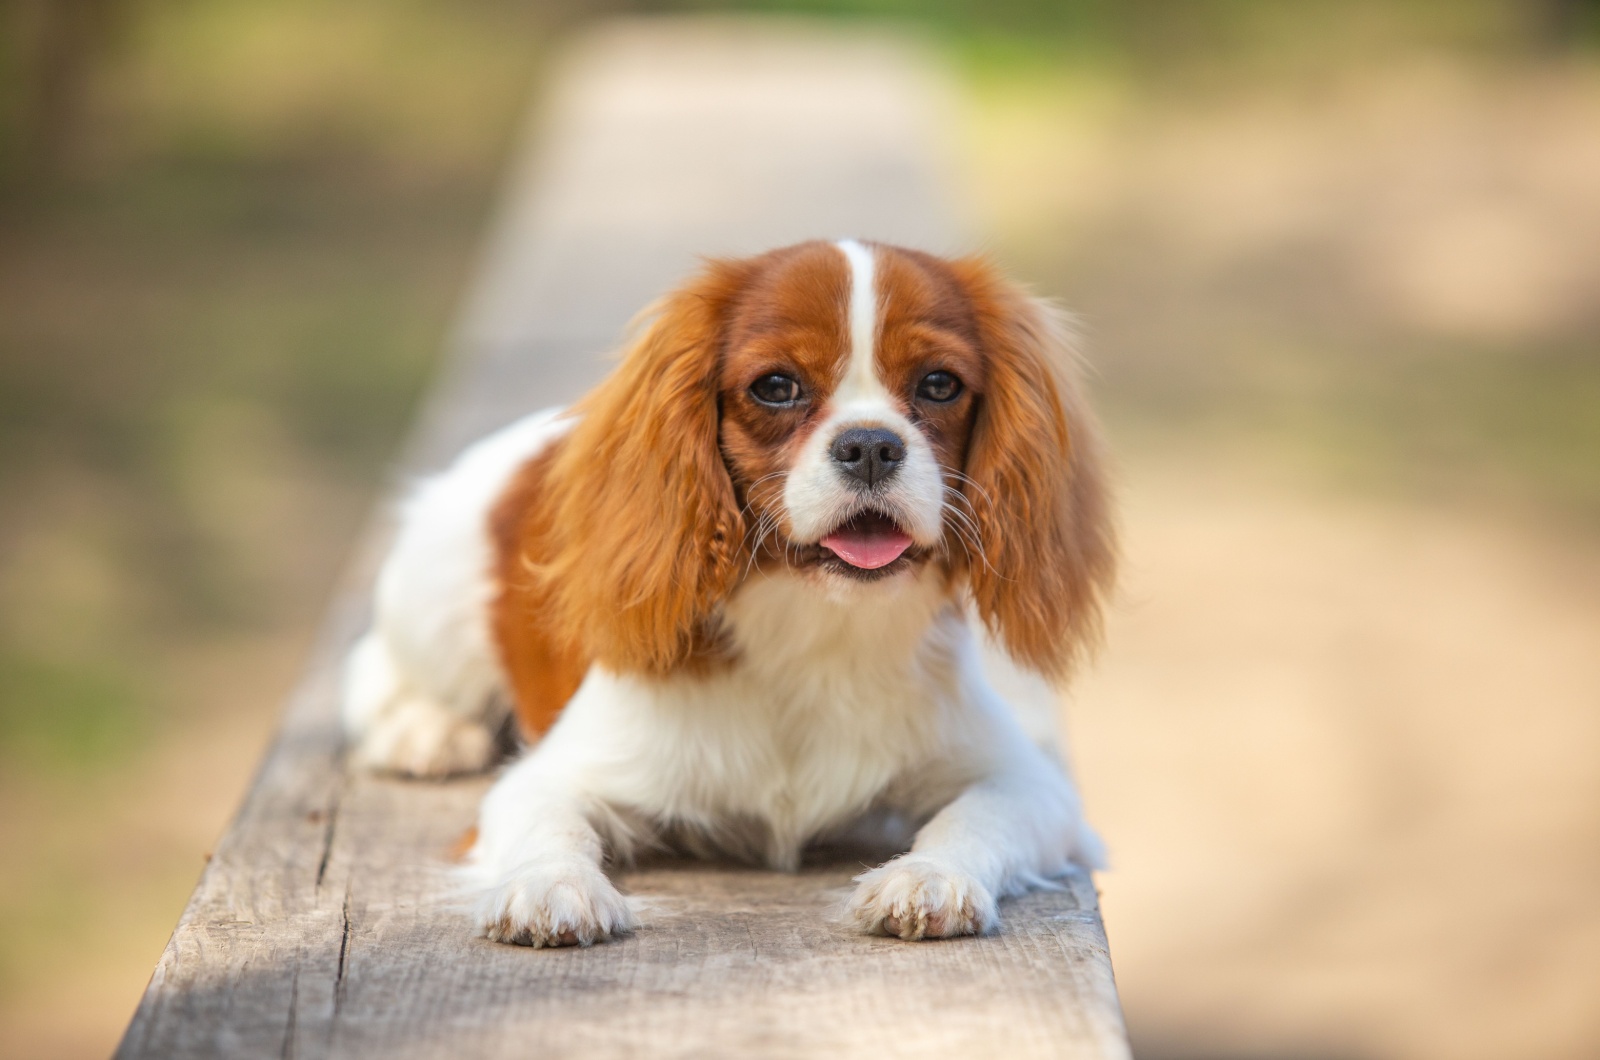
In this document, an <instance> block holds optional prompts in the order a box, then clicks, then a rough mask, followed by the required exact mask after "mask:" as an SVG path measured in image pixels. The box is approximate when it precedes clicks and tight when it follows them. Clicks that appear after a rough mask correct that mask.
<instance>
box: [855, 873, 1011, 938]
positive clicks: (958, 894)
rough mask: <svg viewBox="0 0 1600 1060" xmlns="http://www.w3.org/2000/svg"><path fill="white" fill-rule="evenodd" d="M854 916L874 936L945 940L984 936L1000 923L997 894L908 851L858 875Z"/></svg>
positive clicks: (856, 922) (964, 875)
mask: <svg viewBox="0 0 1600 1060" xmlns="http://www.w3.org/2000/svg"><path fill="white" fill-rule="evenodd" d="M856 883H857V885H858V886H857V887H856V893H855V894H854V895H853V896H851V899H850V905H849V908H848V915H849V917H850V920H851V922H852V923H854V924H855V926H856V927H857V928H859V929H860V930H862V931H864V932H866V933H867V934H869V935H891V936H896V937H898V938H902V939H943V938H950V937H952V936H955V935H983V934H986V933H988V932H990V931H993V930H994V928H995V926H996V925H997V924H999V923H1000V914H999V910H998V909H997V908H996V906H995V901H994V895H992V894H990V893H989V890H988V888H986V887H984V885H983V884H981V883H979V882H978V881H977V880H975V879H973V878H972V877H971V876H969V875H967V874H966V873H964V872H959V871H956V870H954V869H951V868H949V867H947V866H943V865H941V864H939V863H938V862H937V861H934V860H933V859H931V858H927V857H924V856H921V855H918V854H903V855H901V856H900V857H898V858H895V859H894V860H893V861H891V862H889V863H887V864H885V865H880V866H878V867H877V868H875V869H873V870H872V871H871V872H867V873H863V874H862V875H860V876H857V877H856Z"/></svg>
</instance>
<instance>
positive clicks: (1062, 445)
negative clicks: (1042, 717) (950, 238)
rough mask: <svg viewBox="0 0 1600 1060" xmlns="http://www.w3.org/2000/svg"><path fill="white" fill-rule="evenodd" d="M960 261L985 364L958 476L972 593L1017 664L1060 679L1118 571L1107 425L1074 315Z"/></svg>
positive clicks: (1092, 630) (1085, 642)
mask: <svg viewBox="0 0 1600 1060" xmlns="http://www.w3.org/2000/svg"><path fill="white" fill-rule="evenodd" d="M954 269H955V272H956V275H957V278H958V279H959V281H960V282H961V285H962V287H963V288H964V290H965V291H966V293H967V295H968V297H969V298H970V299H971V303H972V307H973V314H974V318H975V321H976V325H977V332H978V336H979V342H980V344H981V346H982V350H983V356H984V361H985V372H986V380H985V384H984V388H983V392H982V394H981V397H980V404H979V408H978V412H977V419H976V422H975V423H974V425H973V433H972V436H971V440H970V442H969V444H968V449H967V460H966V468H965V471H966V475H967V478H968V479H969V480H970V481H968V482H966V483H963V484H962V486H963V489H964V492H965V494H966V496H967V499H968V501H969V502H970V505H971V509H972V513H973V515H974V517H975V521H976V523H977V529H978V541H979V544H980V545H981V549H982V553H983V555H982V557H981V558H977V557H975V558H973V559H972V560H970V561H969V564H968V566H969V579H970V584H971V591H972V598H973V602H974V604H975V605H976V607H977V611H978V615H979V617H980V618H981V619H982V620H983V622H984V624H985V625H986V626H987V627H988V628H989V630H990V631H991V632H992V633H994V634H995V635H996V636H997V637H998V638H999V640H1000V642H1001V643H1002V644H1003V645H1004V646H1005V648H1006V650H1007V651H1008V652H1009V653H1010V654H1011V656H1012V657H1013V658H1014V659H1016V660H1017V662H1019V663H1021V664H1022V665H1024V666H1027V667H1029V668H1032V669H1034V670H1036V671H1038V672H1040V673H1043V674H1045V675H1047V676H1049V677H1064V676H1066V674H1067V673H1068V671H1070V669H1071V667H1072V664H1073V663H1074V662H1075V661H1076V660H1077V659H1078V657H1079V656H1080V655H1081V654H1082V653H1083V651H1084V650H1085V648H1087V647H1088V646H1089V645H1091V644H1092V643H1093V641H1094V640H1095V638H1096V636H1097V635H1098V633H1099V629H1100V610H1101V605H1102V602H1103V600H1104V597H1105V596H1106V594H1107V593H1108V592H1109V590H1110V587H1111V582H1112V579H1113V573H1114V568H1115V545H1114V543H1113V532H1112V525H1111V517H1110V511H1109V501H1108V498H1107V495H1106V486H1105V481H1104V474H1103V470H1102V467H1101V453H1100V438H1099V433H1098V430H1097V428H1096V425H1095V422H1094V420H1093V417H1092V416H1091V415H1090V413H1089V410H1088V407H1087V405H1086V403H1085V401H1084V398H1083V393H1082V387H1081V384H1080V382H1079V379H1078V371H1077V365H1076V363H1075V361H1074V356H1073V351H1072V349H1071V344H1070V341H1069V332H1068V328H1067V326H1066V321H1065V320H1064V319H1062V318H1061V317H1060V316H1059V315H1058V314H1057V313H1056V312H1055V311H1053V310H1052V309H1051V307H1049V306H1048V305H1046V304H1044V303H1042V302H1041V301H1039V300H1038V299H1035V298H1032V297H1030V296H1029V295H1028V294H1027V293H1026V292H1024V291H1022V290H1021V289H1020V288H1018V287H1016V286H1015V285H1014V284H1012V283H1010V282H1008V281H1007V280H1005V279H1004V278H1003V277H1002V276H1001V275H1000V274H999V273H998V271H996V269H995V268H994V267H993V266H992V265H990V264H989V263H988V262H987V261H984V260H983V259H977V258H969V259H964V260H962V261H958V262H955V263H954Z"/></svg>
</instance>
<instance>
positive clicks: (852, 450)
mask: <svg viewBox="0 0 1600 1060" xmlns="http://www.w3.org/2000/svg"><path fill="white" fill-rule="evenodd" d="M905 458H906V443H905V442H902V441H901V440H900V436H899V435H898V434H896V433H894V432H893V431H886V430H884V429H883V428H882V427H852V428H851V429H850V430H848V431H845V432H844V433H843V434H841V435H839V437H837V438H835V439H834V440H833V459H834V462H835V463H836V464H838V465H839V468H840V470H842V471H843V472H844V473H845V474H847V475H849V476H850V477H851V478H855V479H859V480H861V481H862V482H864V483H866V484H867V485H868V486H873V485H876V484H877V483H879V482H882V481H883V480H884V479H886V478H888V477H889V476H890V475H892V474H894V473H895V471H896V470H897V469H898V468H899V467H900V463H901V461H903V460H905Z"/></svg>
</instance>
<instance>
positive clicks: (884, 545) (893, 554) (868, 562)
mask: <svg viewBox="0 0 1600 1060" xmlns="http://www.w3.org/2000/svg"><path fill="white" fill-rule="evenodd" d="M821 545H822V547H823V548H825V549H827V550H828V551H829V552H831V553H833V555H834V556H835V557H837V558H838V559H839V560H840V561H841V562H843V563H844V564H845V565H847V566H849V567H852V568H854V569H855V570H858V571H877V570H882V569H883V568H884V567H887V566H889V564H891V563H893V562H895V561H896V560H898V559H899V558H900V557H901V556H903V555H905V552H906V549H908V548H910V547H911V535H910V534H908V533H906V532H905V531H904V530H902V529H900V524H899V523H896V522H895V521H894V520H893V519H891V518H889V516H887V515H884V514H883V513H882V512H875V511H872V510H870V509H869V510H866V511H861V512H857V513H856V514H855V515H853V516H851V517H850V518H849V519H848V520H847V521H845V522H844V523H841V524H840V525H839V526H838V527H837V528H836V529H835V530H834V531H833V532H832V533H830V534H828V535H827V536H826V537H824V538H823V539H822V541H821Z"/></svg>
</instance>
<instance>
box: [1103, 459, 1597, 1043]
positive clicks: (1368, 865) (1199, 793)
mask: <svg viewBox="0 0 1600 1060" xmlns="http://www.w3.org/2000/svg"><path fill="white" fill-rule="evenodd" d="M1124 475H1125V488H1124V496H1125V519H1126V539H1125V540H1126V549H1127V556H1128V562H1127V574H1126V579H1125V585H1124V591H1123V601H1122V603H1121V604H1120V605H1119V606H1118V607H1117V608H1116V609H1115V613H1114V618H1113V620H1112V622H1111V624H1110V630H1109V636H1108V647H1107V650H1106V651H1105V653H1104V655H1103V656H1102V658H1101V661H1100V664H1099V665H1098V666H1097V667H1096V668H1095V670H1094V671H1093V672H1092V673H1091V674H1090V675H1089V676H1088V677H1087V679H1086V680H1084V681H1083V682H1082V683H1081V684H1080V685H1079V686H1078V689H1077V692H1076V694H1075V696H1074V703H1073V706H1072V712H1071V728H1072V735H1073V741H1074V746H1075V750H1076V759H1077V763H1078V768H1079V771H1080V776H1081V780H1082V783H1083V785H1084V787H1085V790H1086V792H1087V799H1088V805H1089V810H1090V813H1091V814H1092V816H1093V819H1094V820H1095V822H1096V823H1097V824H1098V825H1099V826H1100V827H1101V828H1102V829H1103V830H1104V832H1105V835H1106V837H1107V839H1108V842H1109V844H1110V847H1111V850H1112V859H1113V867H1112V871H1111V872H1109V873H1106V874H1105V875H1104V876H1102V877H1101V881H1100V882H1101V887H1102V888H1103V891H1104V908H1105V916H1106V923H1107V929H1108V931H1109V933H1110V938H1111V943H1112V953H1113V956H1114V958H1115V961H1116V968H1117V978H1118V982H1119V984H1120V986H1121V989H1122V996H1123V1002H1124V1005H1125V1006H1126V1010H1127V1015H1128V1020H1129V1025H1130V1027H1131V1029H1132V1031H1133V1034H1134V1039H1135V1045H1136V1047H1137V1052H1138V1054H1139V1055H1140V1056H1144V1057H1157V1058H1159V1057H1189V1056H1246V1057H1255V1056H1284V1057H1289V1056H1296V1057H1298V1056H1317V1057H1343V1056H1349V1057H1362V1056H1404V1057H1440V1058H1444V1057H1453V1058H1469V1057H1484V1058H1488V1057H1509V1056H1518V1057H1582V1056H1593V1055H1595V1052H1596V1050H1597V1049H1600V1010H1597V1009H1596V1006H1595V1004H1594V998H1595V990H1596V987H1597V984H1600V844H1597V843H1596V837H1597V836H1600V798H1597V796H1600V756H1597V755H1596V753H1595V752H1596V750H1597V748H1600V709H1597V708H1600V651H1597V650H1596V647H1597V645H1600V550H1597V549H1596V548H1595V545H1594V542H1593V540H1592V539H1590V538H1587V537H1579V538H1573V537H1570V536H1563V535H1562V534H1560V533H1556V532H1552V531H1550V530H1549V529H1548V528H1545V527H1541V526H1538V525H1529V524H1528V523H1527V522H1523V521H1518V520H1510V519H1501V518H1494V517H1490V516H1487V515H1485V514H1484V513H1482V512H1470V511H1469V512H1463V511H1461V510H1458V509H1440V508H1437V507H1430V506H1422V505H1401V504H1394V503H1385V502H1375V501H1373V500H1372V499H1370V498H1364V497H1359V496H1347V495H1337V494H1335V495H1330V494H1328V493H1327V492H1325V491H1316V490H1308V489H1307V488H1306V487H1305V486H1304V484H1303V483H1299V482H1294V481H1285V480H1284V479H1283V478H1282V477H1281V476H1277V477H1275V476H1272V475H1268V474H1260V475H1250V474H1241V471H1240V469H1239V468H1238V467H1237V466H1233V467H1221V468H1219V467H1216V466H1208V462H1207V461H1206V460H1204V459H1203V458H1202V459H1195V460H1187V461H1177V460H1172V459H1165V460H1150V461H1144V460H1141V461H1136V462H1133V463H1131V464H1130V466H1128V467H1127V468H1125V470H1124Z"/></svg>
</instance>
